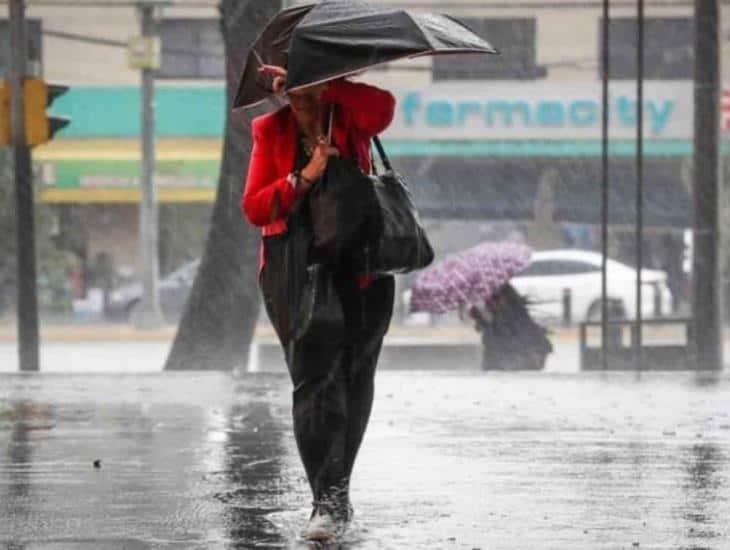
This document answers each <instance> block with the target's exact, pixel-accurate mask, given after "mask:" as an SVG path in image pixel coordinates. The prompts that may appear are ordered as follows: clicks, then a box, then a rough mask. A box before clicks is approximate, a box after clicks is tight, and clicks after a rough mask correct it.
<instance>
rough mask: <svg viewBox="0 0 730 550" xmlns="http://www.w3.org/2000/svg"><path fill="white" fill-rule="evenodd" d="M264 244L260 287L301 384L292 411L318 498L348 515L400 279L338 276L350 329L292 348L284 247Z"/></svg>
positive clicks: (314, 335)
mask: <svg viewBox="0 0 730 550" xmlns="http://www.w3.org/2000/svg"><path fill="white" fill-rule="evenodd" d="M265 246H266V265H265V267H264V271H263V273H262V276H261V290H262V293H263V296H264V303H265V305H266V312H267V314H268V316H269V318H270V319H271V322H272V324H273V325H274V329H275V330H276V332H277V334H278V335H279V339H280V341H281V345H282V347H283V349H284V351H285V353H286V354H287V366H288V369H289V374H290V376H291V379H292V382H293V384H294V392H293V409H292V414H293V420H294V435H295V437H296V441H297V447H298V449H299V455H300V456H301V459H302V462H303V464H304V468H305V470H306V473H307V478H308V480H309V484H310V487H311V489H312V495H313V497H314V500H315V501H316V502H321V503H331V504H332V505H333V506H334V508H336V510H334V511H335V512H337V511H338V510H337V509H339V510H340V511H341V510H342V508H343V507H344V506H345V505H346V504H347V502H348V491H349V482H350V475H351V474H352V468H353V465H354V463H355V457H356V456H357V452H358V449H359V448H360V443H361V442H362V439H363V435H364V434H365V429H366V427H367V423H368V420H369V418H370V411H371V409H372V404H373V393H374V378H375V368H376V365H377V361H378V356H379V354H380V349H381V347H382V343H383V337H384V336H385V333H386V332H387V330H388V327H389V325H390V319H391V316H392V312H393V299H394V287H395V284H394V280H393V277H382V278H378V279H376V280H375V281H373V282H372V283H371V284H370V285H369V286H368V287H367V288H365V289H360V288H358V286H357V284H356V281H355V279H354V277H352V276H351V275H344V274H340V275H335V276H334V286H335V288H336V291H337V295H338V297H339V299H340V302H341V304H342V310H343V314H344V322H343V323H342V325H343V326H337V327H330V328H329V330H328V331H326V333H325V332H321V331H315V332H313V333H311V334H309V333H307V334H305V335H304V336H303V337H302V338H301V339H300V340H298V341H297V342H295V343H294V346H293V347H292V342H290V341H289V338H288V336H287V334H288V333H289V332H290V328H291V327H289V326H288V323H289V309H288V305H289V304H288V303H286V293H285V292H284V291H283V289H284V286H283V285H285V284H286V282H285V281H284V280H283V279H285V273H284V261H283V254H284V247H283V243H282V242H280V239H277V238H276V237H273V238H272V237H269V238H267V239H265ZM292 350H293V351H292Z"/></svg>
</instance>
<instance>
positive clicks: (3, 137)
mask: <svg viewBox="0 0 730 550" xmlns="http://www.w3.org/2000/svg"><path fill="white" fill-rule="evenodd" d="M9 144H10V82H8V81H7V80H0V146H3V145H9Z"/></svg>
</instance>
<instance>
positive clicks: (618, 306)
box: [586, 298, 626, 323]
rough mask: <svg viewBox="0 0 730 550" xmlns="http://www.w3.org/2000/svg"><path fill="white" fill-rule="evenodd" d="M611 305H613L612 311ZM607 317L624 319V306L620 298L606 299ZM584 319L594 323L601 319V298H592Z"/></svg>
mask: <svg viewBox="0 0 730 550" xmlns="http://www.w3.org/2000/svg"><path fill="white" fill-rule="evenodd" d="M612 305H613V306H614V307H613V311H612V307H611V306H612ZM608 318H609V319H614V320H619V319H626V308H625V307H624V304H623V302H622V301H621V300H612V299H611V298H609V299H608ZM586 321H591V322H596V323H598V322H600V321H601V300H594V301H593V302H592V303H591V305H590V306H589V307H588V312H587V313H586Z"/></svg>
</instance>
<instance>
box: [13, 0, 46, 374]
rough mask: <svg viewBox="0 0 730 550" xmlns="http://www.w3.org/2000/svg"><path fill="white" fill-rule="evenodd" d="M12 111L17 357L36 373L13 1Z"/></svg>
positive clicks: (21, 1)
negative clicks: (16, 249)
mask: <svg viewBox="0 0 730 550" xmlns="http://www.w3.org/2000/svg"><path fill="white" fill-rule="evenodd" d="M9 11H10V96H11V99H10V112H11V119H12V126H11V132H12V134H11V135H12V143H13V166H14V172H15V227H16V229H15V232H16V240H17V246H18V251H17V264H18V265H17V281H16V284H17V293H18V357H19V359H20V370H21V371H37V370H39V369H40V366H39V360H38V344H39V337H38V295H37V289H36V264H35V219H34V207H33V173H32V170H31V156H30V147H29V146H28V145H27V144H26V128H25V100H24V89H25V76H26V60H27V52H28V40H27V34H26V24H25V0H10V4H9Z"/></svg>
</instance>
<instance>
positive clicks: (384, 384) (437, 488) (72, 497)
mask: <svg viewBox="0 0 730 550" xmlns="http://www.w3.org/2000/svg"><path fill="white" fill-rule="evenodd" d="M289 401H290V387H289V381H288V379H287V378H286V376H284V375H279V374H267V373H254V374H246V375H241V376H239V377H231V376H228V375H224V374H214V373H212V374H200V373H195V374H186V373H152V374H124V375H112V374H57V373H45V374H29V375H21V374H2V375H0V448H2V451H3V452H2V454H1V455H0V548H7V549H14V550H16V549H24V550H35V549H44V550H45V549H54V550H55V549H84V550H86V549H106V548H109V549H114V550H117V549H119V550H121V549H147V548H196V549H197V548H282V547H283V548H292V547H293V548H299V547H301V543H300V542H298V541H297V533H298V531H299V529H300V527H301V526H302V525H303V523H304V522H305V520H306V519H307V516H308V513H309V509H308V503H309V496H308V494H307V488H306V482H305V480H304V478H303V472H302V469H301V467H300V465H299V463H298V458H297V455H296V447H295V443H294V440H293V437H292V435H291V430H290V418H289ZM95 460H99V461H100V462H99V467H94V461H95ZM352 497H353V503H354V505H355V522H354V525H353V528H352V530H351V532H350V534H349V535H348V536H347V538H346V540H345V541H344V544H343V547H344V548H368V549H369V548H394V549H396V548H397V549H403V548H419V549H420V548H424V549H440V548H454V549H456V548H466V549H474V548H481V549H487V548H489V549H501V548H507V549H512V548H514V549H527V548H540V549H543V548H549V549H552V548H555V549H581V550H583V549H602V548H606V549H608V548H610V549H615V548H662V549H664V548H686V549H690V548H691V549H700V548H712V549H722V548H728V547H730V524H729V522H728V519H727V518H729V517H730V375H729V374H714V375H713V374H706V375H697V374H693V373H671V374H669V373H650V374H643V375H640V376H639V375H635V374H631V373H608V374H602V373H576V374H562V373H557V374H550V373H480V372H469V371H457V372H438V371H428V372H426V371H397V370H392V371H388V370H383V371H382V372H380V373H379V374H378V378H377V395H376V403H375V408H374V412H373V418H372V422H371V426H370V430H369V432H368V434H367V435H366V438H365V442H364V445H363V449H362V452H361V454H360V457H359V460H358V464H357V465H356V467H355V477H354V480H353V495H352Z"/></svg>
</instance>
